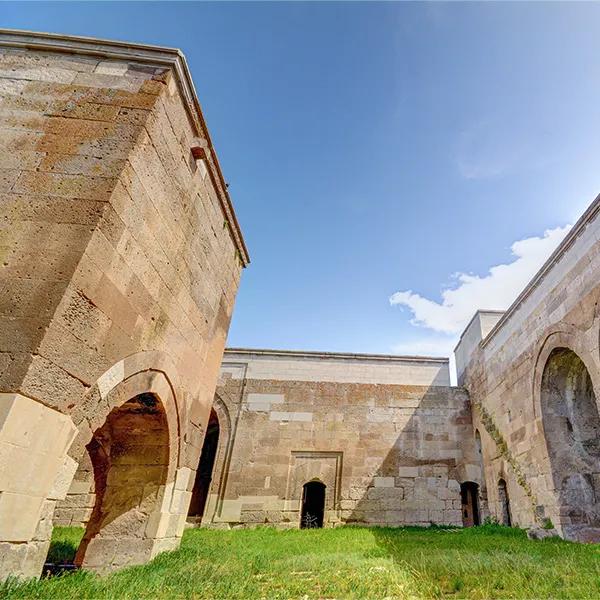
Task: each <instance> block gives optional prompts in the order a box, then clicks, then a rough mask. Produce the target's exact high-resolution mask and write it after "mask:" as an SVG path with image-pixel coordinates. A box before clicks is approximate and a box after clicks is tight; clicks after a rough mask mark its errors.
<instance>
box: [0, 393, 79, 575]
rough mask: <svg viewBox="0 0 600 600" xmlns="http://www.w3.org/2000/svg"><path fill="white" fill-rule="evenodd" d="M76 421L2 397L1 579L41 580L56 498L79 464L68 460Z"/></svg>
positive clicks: (30, 402)
mask: <svg viewBox="0 0 600 600" xmlns="http://www.w3.org/2000/svg"><path fill="white" fill-rule="evenodd" d="M76 434H77V428H76V427H75V425H74V424H73V422H72V421H71V419H70V418H69V417H68V416H66V415H63V414H62V413H59V412H58V411H55V410H53V409H51V408H48V407H47V406H44V405H43V404H40V403H39V402H37V401H35V400H33V399H31V398H27V397H25V396H22V395H20V394H0V465H2V468H1V469H0V580H2V579H6V578H7V577H9V576H15V577H39V575H40V574H41V572H42V568H43V566H44V560H45V559H46V555H47V552H48V546H49V544H50V536H51V534H52V518H53V515H54V507H55V504H56V499H58V498H63V497H64V496H65V495H66V493H67V490H68V488H69V485H70V483H71V479H72V478H73V474H74V473H75V468H76V466H77V465H76V463H75V461H73V460H72V459H71V458H69V457H68V456H67V454H66V453H67V450H68V449H69V447H70V446H71V444H72V442H73V439H74V438H75V435H76Z"/></svg>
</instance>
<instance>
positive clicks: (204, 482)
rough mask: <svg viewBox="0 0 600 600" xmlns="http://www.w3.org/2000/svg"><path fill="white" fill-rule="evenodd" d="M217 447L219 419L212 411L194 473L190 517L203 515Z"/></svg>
mask: <svg viewBox="0 0 600 600" xmlns="http://www.w3.org/2000/svg"><path fill="white" fill-rule="evenodd" d="M218 445H219V419H218V417H217V413H216V412H215V411H214V409H213V410H211V412H210V418H209V420H208V426H207V428H206V435H205V436H204V444H202V453H201V454H200V463H199V464H198V470H197V471H196V480H195V481H194V489H193V491H192V499H191V501H190V510H189V511H188V516H190V517H202V516H203V515H204V509H205V507H206V500H207V498H208V491H209V489H210V482H211V480H212V472H213V467H214V466H215V458H216V456H217V448H218Z"/></svg>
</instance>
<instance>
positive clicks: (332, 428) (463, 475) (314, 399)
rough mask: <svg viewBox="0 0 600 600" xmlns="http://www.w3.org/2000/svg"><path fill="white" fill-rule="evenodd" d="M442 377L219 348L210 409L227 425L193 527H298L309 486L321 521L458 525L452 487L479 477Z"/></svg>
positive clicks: (462, 398)
mask: <svg viewBox="0 0 600 600" xmlns="http://www.w3.org/2000/svg"><path fill="white" fill-rule="evenodd" d="M447 373H448V365H447V362H445V361H443V360H437V361H436V360H430V361H427V360H426V359H423V360H422V361H420V362H419V361H418V360H416V359H412V360H411V359H405V360H403V359H398V358H396V359H394V358H392V357H387V358H385V359H382V358H380V359H379V360H377V359H376V357H373V358H371V359H370V358H369V357H367V356H362V357H353V356H352V355H347V356H345V358H344V357H340V355H337V356H332V355H322V354H317V353H315V354H314V355H310V354H309V353H293V352H290V353H277V352H269V351H251V350H248V351H238V350H231V351H227V352H226V355H225V359H224V363H223V367H222V374H221V383H220V385H219V386H218V388H217V405H218V406H225V407H226V410H227V412H228V419H227V420H228V421H230V422H231V423H232V424H233V425H232V431H231V432H229V431H228V432H227V434H226V435H225V436H223V438H222V439H220V443H219V453H218V456H217V460H216V465H215V470H214V472H213V480H212V486H211V494H210V496H209V501H208V505H207V508H206V510H205V513H204V518H203V521H202V523H203V525H207V524H210V525H211V526H215V527H217V526H228V527H229V526H247V525H256V524H261V523H270V524H275V525H276V526H279V527H298V526H299V521H300V504H301V495H302V486H303V484H305V483H306V482H308V481H311V480H313V479H318V480H320V481H322V482H323V483H325V485H326V486H327V488H326V515H325V525H326V526H334V525H337V524H342V523H357V524H377V525H406V524H420V525H429V524H430V523H438V524H455V525H461V524H462V516H461V498H460V483H461V482H462V481H467V480H471V481H475V482H480V481H481V475H480V467H479V462H478V459H477V457H476V455H475V446H474V437H473V430H472V425H471V414H470V410H469V403H468V398H467V395H466V394H465V393H464V392H463V391H462V390H460V389H456V388H450V387H449V386H448V385H447V379H446V378H447ZM335 379H342V381H341V382H340V381H336V380H335ZM353 380H354V382H353ZM378 381H385V383H378ZM400 381H404V383H400ZM219 412H220V413H221V414H222V413H223V410H222V408H219ZM220 420H221V418H220Z"/></svg>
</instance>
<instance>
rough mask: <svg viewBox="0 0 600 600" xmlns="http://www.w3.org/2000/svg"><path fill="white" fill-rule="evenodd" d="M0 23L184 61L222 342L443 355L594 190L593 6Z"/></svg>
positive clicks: (599, 185)
mask: <svg viewBox="0 0 600 600" xmlns="http://www.w3.org/2000/svg"><path fill="white" fill-rule="evenodd" d="M0 11H1V12H0V14H1V19H0V22H1V24H2V26H3V27H13V28H22V29H33V30H45V31H55V32H60V33H72V34H80V35H90V36H99V37H107V38H115V39H122V40H130V41H138V42H147V43H156V44H161V45H168V46H177V47H180V48H182V49H183V51H184V52H185V53H186V56H187V58H188V61H189V64H190V68H191V71H192V74H193V77H194V80H195V83H196V87H197V90H198V94H199V97H200V100H201V103H202V105H203V108H204V112H205V116H206V118H207V121H208V125H209V128H210V130H211V133H212V137H213V141H214V143H215V146H216V148H217V151H218V153H219V157H220V161H221V165H222V167H223V170H224V173H225V176H226V179H227V180H228V181H229V183H230V192H231V195H232V197H233V199H234V203H235V207H236V212H237V214H238V217H239V220H240V222H241V224H242V227H243V231H244V235H245V238H246V241H247V244H248V246H249V249H250V253H251V258H252V264H251V265H250V267H249V268H248V269H247V270H246V271H245V272H244V275H243V278H242V285H241V288H240V292H239V296H238V301H237V305H236V310H235V315H234V319H233V323H232V327H231V331H230V337H229V344H230V345H235V346H252V347H271V348H295V349H320V350H336V351H356V352H383V353H387V352H394V351H396V352H401V353H411V352H414V353H442V354H444V353H447V352H448V349H449V348H451V347H452V345H453V343H454V341H455V339H456V336H457V334H458V332H459V330H460V328H461V327H462V326H463V325H464V321H465V319H467V318H468V317H467V315H468V316H470V313H471V312H472V311H473V310H474V309H475V308H477V307H478V306H479V307H481V308H505V307H506V306H507V304H508V303H509V302H510V300H511V299H512V298H513V297H514V296H516V294H517V292H518V291H519V287H521V286H522V284H523V281H526V280H527V279H528V278H529V277H530V276H531V274H532V272H533V271H534V270H535V269H536V268H537V267H538V266H539V264H541V262H542V261H543V259H544V257H545V256H546V255H547V254H548V253H549V252H550V251H551V250H552V248H553V247H554V246H555V245H556V243H558V241H559V240H560V238H561V237H562V235H564V233H565V232H566V228H564V227H565V226H566V225H567V224H569V223H573V222H574V221H575V220H576V218H577V217H578V216H579V215H580V214H581V212H582V211H583V210H584V209H585V207H586V206H587V205H588V204H589V203H590V202H591V201H592V199H593V197H594V196H595V195H596V193H598V192H600V168H598V162H599V159H600V110H599V109H598V99H599V98H600V36H598V29H599V28H600V4H591V3H581V4H574V3H562V4H558V3H542V2H536V3H531V4H525V3H520V4H519V3H504V4H496V3H465V4H462V3H449V4H436V3H427V4H425V3H423V4H413V3H381V4H378V3H331V4H327V3H300V2H296V3H285V4H284V3H239V4H238V3H221V4H209V3H192V2H186V3H176V2H169V3H160V2H154V3H141V2H135V3H103V4H98V3H80V4H74V3H48V4H44V3H21V4H17V3H15V4H12V3H2V4H0ZM547 230H551V231H550V233H548V234H547V235H546V236H545V234H544V232H545V231H547ZM515 242H518V243H517V244H516V245H513V244H515ZM499 265H508V266H507V267H506V268H503V267H500V268H499V269H498V268H496V270H495V271H494V270H492V271H491V272H490V268H491V267H494V266H496V267H498V266H499ZM457 273H462V275H459V276H456V274H457ZM498 273H500V275H498ZM469 286H471V287H469ZM449 292H450V293H449ZM442 294H444V296H443V295H442ZM390 298H392V299H393V300H394V302H395V303H393V302H390Z"/></svg>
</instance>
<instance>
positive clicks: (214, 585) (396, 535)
mask: <svg viewBox="0 0 600 600" xmlns="http://www.w3.org/2000/svg"><path fill="white" fill-rule="evenodd" d="M80 536H81V533H80V531H79V530H73V529H65V528H57V529H56V530H55V535H54V541H53V546H52V551H51V554H52V556H53V559H54V560H59V559H61V560H64V558H65V549H66V548H67V547H70V552H71V554H73V553H74V551H75V547H76V544H77V542H78V539H79V537H80ZM438 597H455V598H549V597H552V598H598V597H600V546H597V545H579V544H571V543H568V542H564V541H562V540H557V539H553V540H544V541H541V542H534V541H529V540H528V539H527V537H526V536H525V533H524V532H523V531H521V530H518V529H508V528H504V527H500V526H489V525H488V526H484V527H477V528H473V529H465V530H460V529H445V528H431V529H419V528H403V529H385V528H359V527H344V528H338V529H321V530H303V531H296V530H294V531H276V530H273V529H268V528H260V529H254V530H237V531H214V530H205V529H195V530H188V531H186V534H185V536H184V538H183V542H182V544H181V548H180V549H179V550H177V551H176V552H172V553H166V554H162V555H160V556H158V557H157V558H156V559H154V560H153V561H152V562H151V563H149V564H147V565H144V566H140V567H131V568H128V569H124V570H122V571H120V572H118V573H115V574H113V575H110V576H108V577H103V578H102V577H97V576H95V575H93V574H91V573H86V572H82V571H80V572H76V573H69V574H66V575H62V576H59V577H53V578H48V579H44V580H41V581H31V582H25V583H17V582H15V581H9V582H8V583H6V584H4V585H3V586H0V598H61V599H68V598H74V599H78V600H79V599H82V598H160V599H167V598H168V599H171V598H240V599H242V598H243V599H246V598H268V599H271V598H298V599H304V600H308V599H312V598H438Z"/></svg>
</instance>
